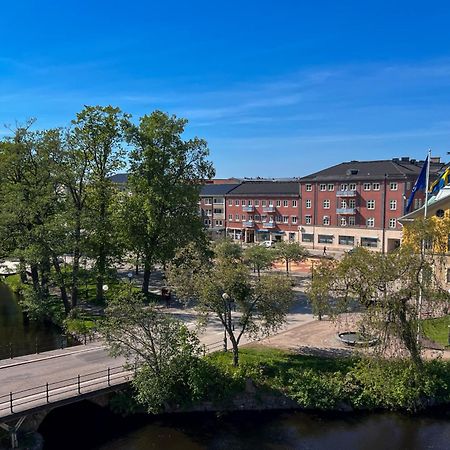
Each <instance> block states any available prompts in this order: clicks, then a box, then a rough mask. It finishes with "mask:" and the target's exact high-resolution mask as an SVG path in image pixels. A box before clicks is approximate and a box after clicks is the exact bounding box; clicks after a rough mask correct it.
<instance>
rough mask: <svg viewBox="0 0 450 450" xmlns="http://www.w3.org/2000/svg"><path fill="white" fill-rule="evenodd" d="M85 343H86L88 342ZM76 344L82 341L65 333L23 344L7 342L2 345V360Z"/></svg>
mask: <svg viewBox="0 0 450 450" xmlns="http://www.w3.org/2000/svg"><path fill="white" fill-rule="evenodd" d="M84 343H85V344H86V342H84ZM76 345H81V342H78V341H77V340H76V339H74V338H72V337H71V336H67V335H65V334H60V335H56V336H54V337H48V338H45V339H42V338H41V339H39V338H35V339H34V340H31V341H28V342H27V343H22V344H16V343H14V342H7V343H3V344H1V345H0V360H1V359H13V358H17V357H19V356H25V355H32V354H39V353H42V352H48V351H51V350H57V349H64V348H66V347H73V346H76Z"/></svg>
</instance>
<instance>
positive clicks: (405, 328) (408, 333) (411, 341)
mask: <svg viewBox="0 0 450 450" xmlns="http://www.w3.org/2000/svg"><path fill="white" fill-rule="evenodd" d="M398 317H399V321H400V330H401V331H400V333H401V338H402V341H403V343H404V344H405V347H406V348H407V349H408V351H409V354H410V355H411V360H412V362H413V364H414V366H415V367H416V368H417V369H419V370H422V368H423V361H422V356H421V354H420V346H419V343H418V339H417V335H416V333H415V329H413V328H414V322H411V321H410V320H408V317H407V311H406V304H405V303H403V304H402V305H401V307H400V310H399V313H398Z"/></svg>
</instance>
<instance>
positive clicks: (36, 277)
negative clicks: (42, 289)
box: [31, 264, 39, 292]
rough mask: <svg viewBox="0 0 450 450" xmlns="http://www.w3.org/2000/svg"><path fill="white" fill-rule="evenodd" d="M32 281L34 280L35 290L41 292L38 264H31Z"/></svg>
mask: <svg viewBox="0 0 450 450" xmlns="http://www.w3.org/2000/svg"><path fill="white" fill-rule="evenodd" d="M31 279H32V280H33V289H34V291H35V292H38V291H39V272H38V268H37V266H36V264H31Z"/></svg>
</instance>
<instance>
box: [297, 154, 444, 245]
mask: <svg viewBox="0 0 450 450" xmlns="http://www.w3.org/2000/svg"><path fill="white" fill-rule="evenodd" d="M423 163H424V162H423V161H416V160H413V159H409V158H400V159H398V158H395V159H392V160H385V161H351V162H345V163H342V164H338V165H336V166H333V167H330V168H327V169H324V170H322V171H320V172H317V173H314V174H311V175H308V176H306V177H303V178H301V179H300V195H301V205H300V213H299V214H300V223H299V225H300V234H299V235H300V242H301V244H302V245H304V246H305V247H307V248H312V249H314V248H317V249H321V248H323V247H326V248H327V249H333V250H337V251H345V250H349V249H351V248H353V247H356V246H363V247H367V248H370V249H373V250H377V251H381V252H387V251H391V250H393V249H395V248H397V247H398V246H399V245H400V242H401V238H402V226H401V224H400V223H399V222H398V219H399V218H400V217H402V216H403V215H404V214H405V208H406V201H407V199H408V197H409V195H410V193H411V189H412V187H413V185H414V183H415V181H416V179H417V177H418V176H419V173H420V171H421V169H422V166H423ZM443 166H444V165H443V164H441V163H440V162H439V160H438V159H434V160H433V161H432V163H431V164H430V176H431V179H435V178H436V176H437V173H438V172H439V171H441V170H442V168H443ZM423 199H424V195H423V193H421V194H419V193H418V194H417V195H416V197H415V203H414V205H413V206H414V208H413V209H417V208H420V207H421V206H422V203H423Z"/></svg>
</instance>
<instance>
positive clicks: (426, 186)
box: [417, 148, 431, 345]
mask: <svg viewBox="0 0 450 450" xmlns="http://www.w3.org/2000/svg"><path fill="white" fill-rule="evenodd" d="M430 161H431V149H430V148H429V149H428V155H427V171H426V176H425V207H424V211H423V218H424V219H425V220H426V218H427V213H428V186H429V184H430ZM420 253H421V257H422V258H423V257H424V255H425V239H422V240H421V242H420ZM422 278H423V274H422V269H420V274H419V283H420V285H419V301H418V305H417V306H418V311H417V319H418V320H417V345H419V342H420V321H421V320H422Z"/></svg>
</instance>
